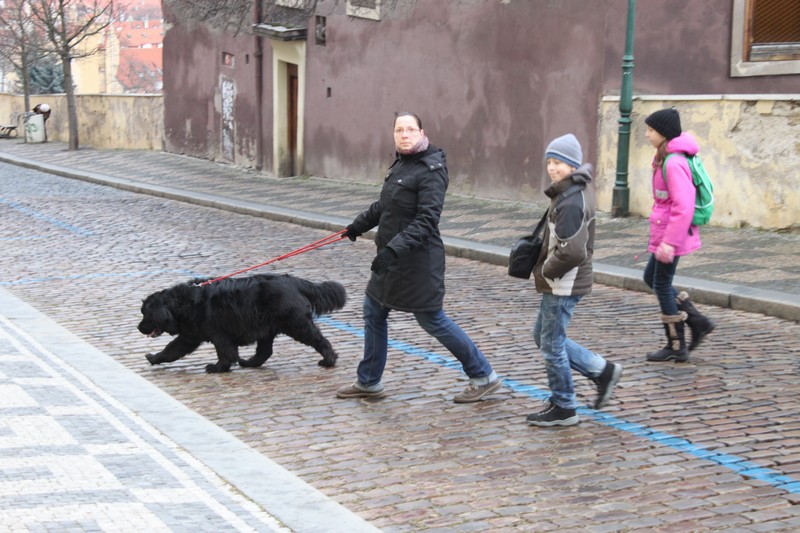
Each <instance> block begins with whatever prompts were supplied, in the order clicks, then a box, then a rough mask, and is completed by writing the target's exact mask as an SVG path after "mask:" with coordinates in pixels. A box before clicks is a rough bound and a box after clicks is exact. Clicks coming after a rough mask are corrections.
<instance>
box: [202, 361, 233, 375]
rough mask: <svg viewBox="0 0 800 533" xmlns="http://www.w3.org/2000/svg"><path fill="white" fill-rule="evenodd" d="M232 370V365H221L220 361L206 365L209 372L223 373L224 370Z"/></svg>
mask: <svg viewBox="0 0 800 533" xmlns="http://www.w3.org/2000/svg"><path fill="white" fill-rule="evenodd" d="M230 371H231V367H230V365H228V366H224V365H220V364H219V363H217V364H211V365H206V372H208V373H209V374H221V373H223V372H230Z"/></svg>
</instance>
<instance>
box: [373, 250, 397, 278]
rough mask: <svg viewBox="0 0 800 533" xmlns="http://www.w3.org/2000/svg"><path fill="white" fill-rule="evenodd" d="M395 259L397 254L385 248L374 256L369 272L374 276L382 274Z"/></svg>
mask: <svg viewBox="0 0 800 533" xmlns="http://www.w3.org/2000/svg"><path fill="white" fill-rule="evenodd" d="M395 259H397V254H396V253H394V250H392V249H391V248H389V247H388V246H387V247H386V248H384V249H383V250H381V251H380V252H378V255H376V256H375V259H373V260H372V266H371V267H370V270H372V271H373V272H375V273H376V274H382V273H384V272H386V269H388V268H389V265H390V264H392V263H393V262H394V260H395Z"/></svg>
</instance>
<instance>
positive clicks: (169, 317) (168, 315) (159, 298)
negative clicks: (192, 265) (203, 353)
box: [137, 283, 198, 337]
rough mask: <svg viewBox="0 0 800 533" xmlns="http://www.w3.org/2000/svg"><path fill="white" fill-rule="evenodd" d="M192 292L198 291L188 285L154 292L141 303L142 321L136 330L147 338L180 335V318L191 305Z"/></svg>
mask: <svg viewBox="0 0 800 533" xmlns="http://www.w3.org/2000/svg"><path fill="white" fill-rule="evenodd" d="M192 290H195V291H196V290H198V289H197V288H196V287H194V286H192V285H191V284H189V283H186V284H181V285H177V286H175V287H172V288H169V289H164V290H162V291H158V292H154V293H153V294H151V295H150V296H148V297H147V298H145V300H144V302H142V321H141V322H139V325H138V326H137V329H138V330H139V331H140V332H141V333H143V334H144V335H147V336H148V337H158V336H159V335H161V334H162V333H169V334H170V335H177V334H178V333H180V331H179V325H180V321H181V317H182V316H184V315H185V314H186V307H187V306H188V305H191V301H192V294H191V291H192Z"/></svg>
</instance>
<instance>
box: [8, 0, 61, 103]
mask: <svg viewBox="0 0 800 533" xmlns="http://www.w3.org/2000/svg"><path fill="white" fill-rule="evenodd" d="M51 54H52V52H51V49H49V48H48V46H47V39H46V38H45V34H44V31H43V28H42V27H41V26H40V25H37V21H36V19H33V18H31V9H30V3H29V2H27V1H25V0H6V2H5V5H4V8H3V9H2V10H0V57H2V58H3V59H4V60H5V63H7V64H10V65H11V66H12V67H13V68H14V70H15V71H16V73H17V75H18V76H19V78H20V81H21V83H22V93H23V95H24V98H25V109H26V110H27V109H30V104H31V102H30V94H31V87H30V80H31V77H30V76H31V69H32V68H33V67H34V66H35V65H36V64H37V62H39V61H40V60H42V59H44V58H46V57H48V56H49V55H51Z"/></svg>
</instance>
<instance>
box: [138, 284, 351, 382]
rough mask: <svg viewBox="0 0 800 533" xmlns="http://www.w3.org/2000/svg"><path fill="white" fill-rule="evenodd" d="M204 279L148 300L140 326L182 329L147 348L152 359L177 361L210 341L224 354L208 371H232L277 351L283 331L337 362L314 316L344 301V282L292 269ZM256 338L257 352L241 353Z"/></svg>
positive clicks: (157, 331) (153, 332) (150, 330)
mask: <svg viewBox="0 0 800 533" xmlns="http://www.w3.org/2000/svg"><path fill="white" fill-rule="evenodd" d="M203 281H206V280H205V279H194V280H192V281H189V282H187V283H181V284H179V285H175V286H174V287H171V288H169V289H164V290H162V291H159V292H156V293H153V294H151V295H150V296H148V297H147V298H146V299H145V300H144V303H143V304H142V316H143V318H142V321H141V322H140V323H139V326H138V329H139V331H140V332H142V333H144V334H145V335H148V336H150V337H158V336H159V335H161V334H162V333H169V334H170V335H177V337H176V338H174V339H173V340H172V341H170V343H169V344H167V346H166V347H165V348H164V349H163V350H162V351H160V352H158V353H151V354H147V360H148V361H150V364H152V365H158V364H161V363H169V362H171V361H177V360H178V359H180V358H181V357H183V356H184V355H188V354H190V353H192V352H193V351H195V350H196V349H197V347H198V346H200V345H201V344H202V343H204V342H210V343H213V344H214V348H216V350H217V358H218V360H217V362H216V364H210V365H206V372H228V371H229V370H230V369H231V365H232V364H233V363H236V362H238V363H239V365H241V366H245V367H257V366H261V365H263V364H264V362H265V361H266V360H267V359H269V357H270V356H271V355H272V342H273V341H274V340H275V337H276V336H277V335H278V334H280V333H284V334H286V335H288V336H289V337H291V338H293V339H295V340H296V341H299V342H302V343H303V344H306V345H308V346H311V347H313V348H314V349H315V350H317V351H318V352H319V353H320V354H321V355H322V360H321V361H319V365H320V366H325V367H331V366H334V365H335V364H336V359H337V358H338V356H337V355H336V352H334V351H333V348H332V347H331V343H330V342H328V340H327V339H326V338H325V337H323V336H322V333H321V332H320V331H319V329H318V328H317V325H316V324H314V317H315V316H318V315H324V314H327V313H331V312H333V311H336V310H338V309H341V308H342V307H344V304H345V301H346V300H347V293H346V292H345V289H344V287H343V286H342V285H341V284H340V283H337V282H335V281H324V282H322V283H314V282H311V281H308V280H305V279H301V278H297V277H294V276H290V275H288V274H283V275H277V274H259V275H255V276H250V277H246V278H227V279H222V280H219V281H215V282H213V283H210V284H208V285H204V286H199V284H200V283H202V282H203ZM253 343H256V353H255V355H254V356H253V357H251V358H250V359H241V358H240V357H239V346H247V345H249V344H253Z"/></svg>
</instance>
